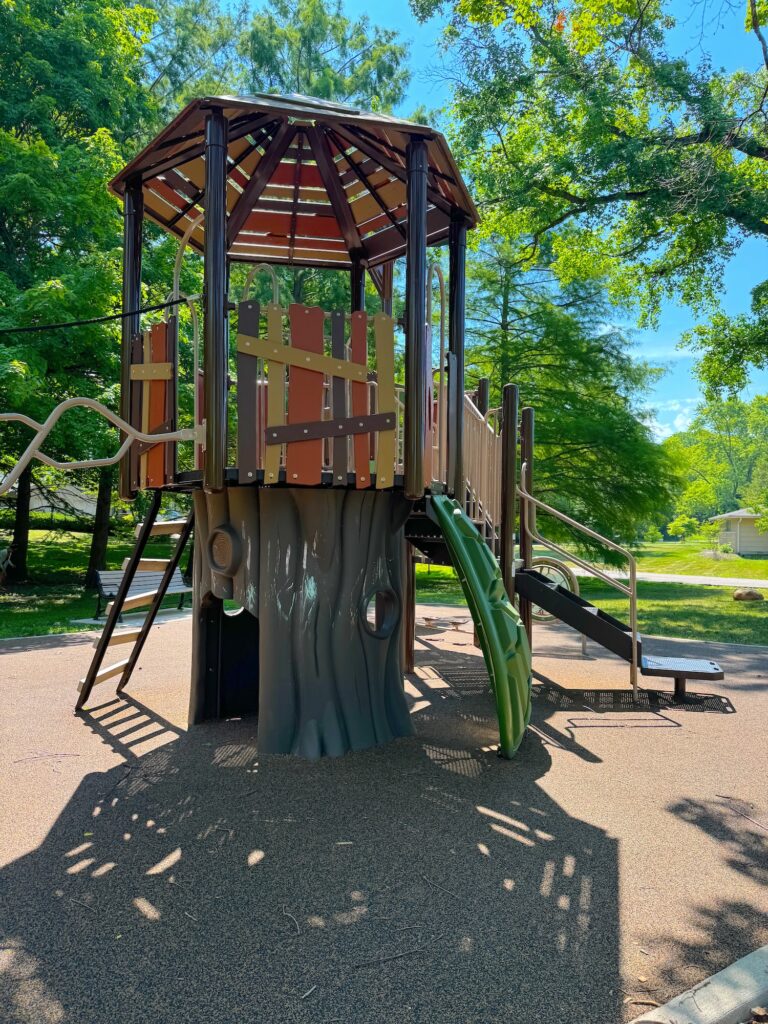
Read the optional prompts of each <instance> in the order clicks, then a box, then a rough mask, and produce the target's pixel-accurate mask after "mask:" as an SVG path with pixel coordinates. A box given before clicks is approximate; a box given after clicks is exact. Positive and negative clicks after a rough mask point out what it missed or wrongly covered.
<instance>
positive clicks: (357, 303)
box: [350, 253, 365, 313]
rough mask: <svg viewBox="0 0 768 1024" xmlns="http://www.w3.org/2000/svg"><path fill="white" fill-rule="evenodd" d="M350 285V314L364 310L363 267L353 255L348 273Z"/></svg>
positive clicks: (358, 258) (356, 256)
mask: <svg viewBox="0 0 768 1024" xmlns="http://www.w3.org/2000/svg"><path fill="white" fill-rule="evenodd" d="M350 278H351V285H352V312H353V313H357V311H358V310H361V309H365V267H363V265H362V263H361V262H360V257H359V256H358V255H356V254H354V253H353V255H352V270H351V271H350Z"/></svg>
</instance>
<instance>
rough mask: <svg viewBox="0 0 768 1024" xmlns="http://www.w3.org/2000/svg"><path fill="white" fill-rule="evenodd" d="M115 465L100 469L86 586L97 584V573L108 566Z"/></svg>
mask: <svg viewBox="0 0 768 1024" xmlns="http://www.w3.org/2000/svg"><path fill="white" fill-rule="evenodd" d="M113 479H114V467H113V466H102V468H101V469H100V470H99V493H98V495H97V497H96V514H95V516H94V521H93V539H92V541H91V553H90V555H89V556H88V568H87V569H86V572H85V585H86V587H95V586H96V573H97V572H98V571H99V569H105V568H106V567H107V542H108V541H109V517H110V513H111V511H112V481H113Z"/></svg>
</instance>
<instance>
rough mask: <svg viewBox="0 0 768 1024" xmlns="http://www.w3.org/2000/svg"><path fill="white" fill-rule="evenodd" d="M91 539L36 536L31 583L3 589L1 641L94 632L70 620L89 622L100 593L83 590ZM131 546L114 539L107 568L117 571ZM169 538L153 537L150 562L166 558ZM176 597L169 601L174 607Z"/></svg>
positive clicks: (74, 535)
mask: <svg viewBox="0 0 768 1024" xmlns="http://www.w3.org/2000/svg"><path fill="white" fill-rule="evenodd" d="M90 544H91V538H90V535H89V534H85V533H63V532H58V531H57V532H55V533H51V532H48V531H46V530H32V531H31V532H30V544H29V560H28V566H29V575H30V582H29V583H24V584H19V585H17V586H15V587H14V588H13V589H11V588H6V589H0V639H3V638H5V637H13V636H43V635H45V634H47V633H71V632H76V631H78V630H85V629H93V628H94V627H93V626H85V625H73V624H72V621H71V620H72V619H89V618H92V617H93V613H94V612H95V610H96V591H95V590H91V589H88V590H86V589H85V587H84V586H83V583H82V581H83V579H84V577H85V570H86V567H87V565H88V551H89V549H90ZM132 546H133V541H132V538H131V537H116V538H112V539H110V542H109V549H108V552H107V568H108V569H119V568H120V566H121V565H122V563H123V559H124V558H126V557H127V556H128V555H129V554H130V553H131V549H132ZM170 553H171V542H170V539H169V538H168V537H153V538H152V539H151V540H150V542H149V544H148V545H147V556H148V557H152V558H168V557H169V556H170ZM178 600H179V599H178V597H176V598H168V599H167V600H166V602H165V603H166V604H167V605H168V606H169V607H173V606H174V605H175V604H177V603H178Z"/></svg>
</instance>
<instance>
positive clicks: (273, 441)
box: [237, 301, 402, 489]
mask: <svg viewBox="0 0 768 1024" xmlns="http://www.w3.org/2000/svg"><path fill="white" fill-rule="evenodd" d="M326 327H329V328H330V330H329V331H326ZM237 351H238V356H237V380H238V387H237V419H238V424H237V441H238V443H237V449H238V451H237V467H238V478H239V482H240V483H252V482H255V481H256V480H260V481H263V482H264V483H265V484H272V483H277V482H278V481H280V480H284V481H285V482H286V483H289V484H299V485H305V486H307V485H308V486H318V485H320V484H322V483H331V484H332V485H334V486H348V485H349V484H354V486H355V487H357V488H367V487H370V486H372V485H374V482H375V486H376V488H377V489H381V488H386V487H392V486H393V484H394V482H395V470H396V451H397V445H398V438H399V437H400V436H401V435H402V424H401V416H400V413H399V408H398V401H397V398H396V392H395V380H394V375H395V343H394V321H393V320H392V318H391V317H389V316H386V315H385V314H383V313H378V314H376V315H375V316H373V317H369V316H368V315H367V314H366V313H365V312H364V311H360V312H355V313H351V314H348V313H344V312H343V311H340V310H339V311H336V312H333V313H325V312H324V311H323V310H322V309H320V308H319V307H317V306H302V305H299V304H294V305H292V306H290V307H289V308H288V309H287V310H286V309H284V308H282V307H280V306H278V305H276V304H275V303H269V304H268V305H267V306H266V307H264V308H263V309H262V308H261V307H260V305H259V303H257V302H255V301H244V302H242V303H240V318H239V333H238V337H237ZM369 356H370V357H372V359H373V360H375V365H376V371H375V374H372V373H371V372H369V369H368V366H369ZM371 361H372V360H371Z"/></svg>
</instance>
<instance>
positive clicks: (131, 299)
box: [119, 178, 144, 499]
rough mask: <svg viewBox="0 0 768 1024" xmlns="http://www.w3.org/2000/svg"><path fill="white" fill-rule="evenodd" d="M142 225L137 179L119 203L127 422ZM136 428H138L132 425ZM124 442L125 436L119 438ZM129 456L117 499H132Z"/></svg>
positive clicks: (137, 327)
mask: <svg viewBox="0 0 768 1024" xmlns="http://www.w3.org/2000/svg"><path fill="white" fill-rule="evenodd" d="M143 221H144V193H143V190H142V184H141V178H136V179H134V180H133V181H131V182H130V184H129V185H128V186H127V187H126V190H125V198H124V199H123V296H122V305H123V313H132V314H133V315H132V316H127V317H125V318H124V319H123V323H122V337H121V343H120V355H121V364H120V415H121V416H122V418H123V419H124V420H127V421H128V422H129V423H130V421H131V345H132V342H133V338H134V337H135V336H136V335H137V334H138V333H139V331H140V329H141V317H140V316H139V314H138V312H136V311H137V310H138V309H139V308H140V307H141V242H142V228H143ZM136 425H137V426H138V424H136ZM121 439H122V440H125V435H124V434H123V435H121ZM130 459H131V454H130V451H128V452H126V454H125V455H124V456H123V458H122V459H121V460H120V485H119V489H120V497H121V498H123V499H128V498H133V497H135V494H136V492H135V491H134V490H133V489H132V488H131V466H130Z"/></svg>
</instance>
